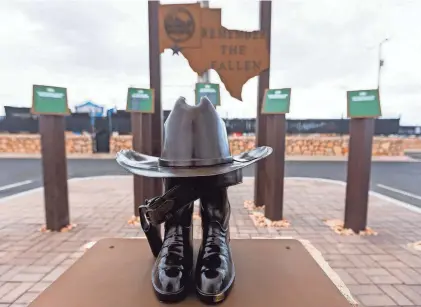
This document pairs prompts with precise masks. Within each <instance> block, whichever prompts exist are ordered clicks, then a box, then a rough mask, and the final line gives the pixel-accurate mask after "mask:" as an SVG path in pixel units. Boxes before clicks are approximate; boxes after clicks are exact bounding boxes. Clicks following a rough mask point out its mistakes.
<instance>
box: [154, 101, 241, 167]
mask: <svg viewBox="0 0 421 307" xmlns="http://www.w3.org/2000/svg"><path fill="white" fill-rule="evenodd" d="M232 161H233V159H232V156H231V152H230V147H229V143H228V136H227V129H226V127H225V123H224V121H223V120H222V119H221V118H220V116H219V115H218V113H217V112H216V110H215V107H214V106H213V104H212V103H211V102H210V100H209V99H208V98H207V97H202V99H201V100H200V102H199V104H198V105H196V106H191V105H188V104H187V103H186V100H185V98H184V97H180V98H179V99H178V100H177V102H176V103H175V106H174V108H173V110H172V111H171V113H170V114H169V116H168V118H167V120H166V121H165V124H164V145H163V149H162V155H161V157H160V159H159V165H161V166H168V167H189V166H191V167H192V166H211V165H217V164H223V163H231V162H232Z"/></svg>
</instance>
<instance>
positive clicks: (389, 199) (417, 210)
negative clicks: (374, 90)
mask: <svg viewBox="0 0 421 307" xmlns="http://www.w3.org/2000/svg"><path fill="white" fill-rule="evenodd" d="M132 177H133V175H116V176H114V175H113V176H109V175H105V176H92V177H78V178H70V179H69V180H68V182H77V181H93V180H97V179H111V180H116V179H127V178H132ZM252 179H254V177H243V181H249V180H252ZM285 180H301V181H316V182H324V183H330V184H336V185H340V186H346V182H344V181H340V180H333V179H324V178H317V177H285ZM43 190H44V188H43V187H39V188H35V189H32V190H28V191H24V192H21V193H16V194H13V195H10V196H6V197H3V198H0V204H2V203H5V202H7V201H9V200H13V199H15V198H18V197H20V196H25V195H29V194H31V193H35V192H38V191H43ZM369 193H370V195H371V196H375V197H378V198H380V199H382V200H384V201H387V202H389V203H391V204H393V205H396V206H398V207H401V208H404V209H407V210H409V211H412V212H415V213H419V214H421V208H419V207H416V206H414V205H411V204H408V203H405V202H403V201H400V200H397V199H394V198H392V197H389V196H386V195H383V194H380V193H378V192H374V191H371V190H370V192H369Z"/></svg>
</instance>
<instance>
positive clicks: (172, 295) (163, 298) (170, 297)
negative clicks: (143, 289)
mask: <svg viewBox="0 0 421 307" xmlns="http://www.w3.org/2000/svg"><path fill="white" fill-rule="evenodd" d="M191 273H192V272H191V271H190V272H189V273H188V276H189V278H188V279H187V280H191ZM152 287H153V290H154V292H155V295H156V297H157V298H158V300H159V301H160V302H163V303H178V302H180V301H182V300H184V299H185V298H186V297H187V294H188V292H189V287H188V285H185V286H184V287H183V288H181V289H180V290H179V291H177V292H161V291H160V290H158V289H157V288H155V285H154V284H153V283H152Z"/></svg>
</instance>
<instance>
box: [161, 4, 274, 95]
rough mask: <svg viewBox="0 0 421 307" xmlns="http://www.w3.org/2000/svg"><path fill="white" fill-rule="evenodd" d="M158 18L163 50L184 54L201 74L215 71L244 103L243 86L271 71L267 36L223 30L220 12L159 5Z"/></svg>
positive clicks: (187, 5) (229, 89) (231, 93)
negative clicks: (210, 70) (211, 70)
mask: <svg viewBox="0 0 421 307" xmlns="http://www.w3.org/2000/svg"><path fill="white" fill-rule="evenodd" d="M159 19H160V20H159V25H160V27H159V30H160V32H159V36H160V51H161V52H163V51H164V50H165V49H168V48H170V49H172V50H173V52H174V54H177V53H179V52H180V53H182V54H183V56H184V57H185V58H186V59H187V61H188V62H189V65H190V67H191V68H192V69H193V70H194V71H195V72H196V73H197V74H199V75H202V74H203V73H204V72H206V71H207V70H209V69H214V70H215V71H216V72H217V73H218V74H219V76H220V78H221V80H222V82H223V83H224V85H225V88H226V89H227V91H228V92H229V93H230V95H231V96H232V97H234V98H237V99H239V100H242V99H241V91H242V88H243V85H244V84H245V83H246V82H247V81H248V80H249V79H251V78H253V77H255V76H258V75H259V74H260V73H261V72H262V71H264V70H266V69H268V68H269V52H268V46H267V38H266V35H265V33H264V32H262V31H250V32H248V31H239V30H230V29H227V28H225V27H223V26H222V25H221V9H209V8H201V7H200V4H171V5H160V13H159Z"/></svg>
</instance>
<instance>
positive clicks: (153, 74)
mask: <svg viewBox="0 0 421 307" xmlns="http://www.w3.org/2000/svg"><path fill="white" fill-rule="evenodd" d="M159 5H160V3H159V1H152V0H149V1H148V13H149V80H150V81H149V82H150V87H151V88H153V89H155V101H154V104H155V113H154V114H151V117H152V119H151V128H152V130H151V138H152V139H151V141H152V155H153V156H156V157H159V156H161V148H162V106H161V53H160V50H159V39H158V37H159V19H158V16H159ZM152 181H153V186H154V193H155V196H158V195H161V194H162V193H163V183H162V179H152Z"/></svg>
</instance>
